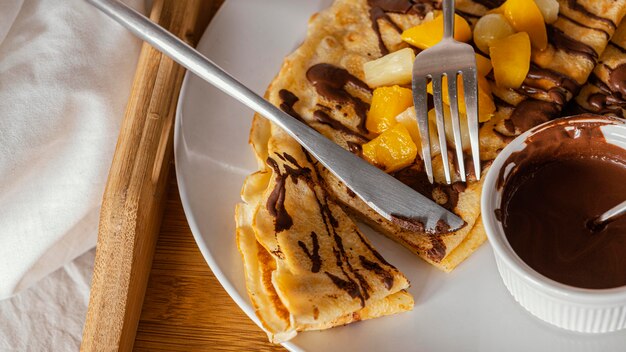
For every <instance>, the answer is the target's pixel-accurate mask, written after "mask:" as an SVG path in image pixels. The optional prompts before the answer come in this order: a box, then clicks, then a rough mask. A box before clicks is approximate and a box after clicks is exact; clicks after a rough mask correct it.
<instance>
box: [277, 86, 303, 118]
mask: <svg viewBox="0 0 626 352" xmlns="http://www.w3.org/2000/svg"><path fill="white" fill-rule="evenodd" d="M278 97H279V98H280V100H281V101H282V102H281V103H280V106H279V107H280V109H281V110H282V111H284V112H286V113H287V114H289V115H291V116H293V117H295V118H296V119H298V120H299V121H301V122H304V119H303V118H302V116H300V114H298V113H297V112H296V110H294V108H293V106H294V105H295V104H296V103H297V102H298V100H300V98H298V97H297V96H296V95H295V94H293V93H292V92H290V91H288V90H287V89H281V90H280V91H279V92H278Z"/></svg>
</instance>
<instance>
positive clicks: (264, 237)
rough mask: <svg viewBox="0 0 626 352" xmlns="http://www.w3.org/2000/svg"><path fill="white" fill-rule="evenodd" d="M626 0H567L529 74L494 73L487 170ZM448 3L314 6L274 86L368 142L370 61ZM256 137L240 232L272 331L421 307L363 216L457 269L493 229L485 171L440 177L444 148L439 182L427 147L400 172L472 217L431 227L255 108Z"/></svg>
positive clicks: (558, 89)
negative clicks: (370, 200) (425, 159)
mask: <svg viewBox="0 0 626 352" xmlns="http://www.w3.org/2000/svg"><path fill="white" fill-rule="evenodd" d="M501 2H502V1H486V0H483V1H458V2H457V8H458V10H459V11H458V13H460V14H461V15H463V16H464V17H465V18H467V19H468V20H469V22H470V23H474V22H475V21H476V19H477V18H479V17H480V16H482V15H484V14H485V13H486V12H487V11H488V10H489V8H492V7H495V6H498V5H499V4H500V3H501ZM625 2H626V0H620V1H612V0H602V1H578V2H576V1H573V0H568V1H565V0H563V1H560V5H561V13H560V15H559V18H558V20H557V21H556V22H555V23H553V24H551V25H547V26H548V37H549V46H548V48H547V49H546V50H544V51H542V52H536V51H533V53H532V65H531V70H530V72H529V74H528V76H527V78H526V80H525V82H524V85H522V87H521V88H520V89H517V90H512V89H502V88H499V87H497V86H495V84H494V83H493V77H488V78H489V79H490V80H491V82H490V83H491V85H492V89H493V93H494V99H495V102H496V106H497V111H496V113H495V116H494V117H493V118H492V119H491V120H490V121H488V122H486V123H484V124H483V125H482V126H481V129H480V140H481V158H482V159H483V172H485V171H486V169H487V168H488V166H489V164H490V162H491V160H493V158H495V156H496V155H497V153H498V152H499V151H500V150H501V149H502V148H503V147H504V146H505V145H506V144H507V143H508V142H509V141H510V140H511V139H512V138H514V137H515V136H516V135H518V134H520V133H521V132H523V131H525V130H527V129H528V128H531V127H533V126H535V125H537V124H539V123H542V122H544V121H547V120H548V119H552V118H555V117H558V116H560V113H561V111H562V109H563V106H564V105H565V103H567V102H568V101H569V100H570V99H571V98H572V97H573V96H575V94H576V93H577V92H578V90H579V88H580V86H581V85H583V84H584V83H585V81H586V79H587V77H588V76H589V74H590V73H591V71H592V69H593V68H594V65H595V63H596V61H597V58H598V57H599V56H600V55H601V54H602V52H603V51H604V48H605V47H606V45H607V43H608V40H609V38H610V37H611V36H612V35H613V33H614V31H615V29H616V26H615V25H614V24H615V23H619V22H620V21H621V18H622V17H623V15H624V12H625V9H626V6H625ZM440 8H441V6H440V2H439V1H415V0H411V1H409V0H336V1H335V3H334V4H333V5H332V6H331V7H330V8H328V9H326V10H324V11H322V12H320V13H318V14H315V15H314V16H313V17H312V18H311V20H310V21H309V29H308V33H307V38H306V39H305V41H304V42H303V44H302V45H301V46H300V47H299V48H298V49H297V50H296V51H295V52H294V53H292V54H291V55H289V56H288V57H287V58H286V59H285V62H284V63H283V66H282V68H281V70H280V72H279V73H278V75H277V76H276V78H275V79H274V80H273V82H272V83H271V85H270V86H269V88H268V90H267V93H266V97H267V98H268V99H269V100H270V101H271V102H272V103H273V104H275V105H276V106H279V107H280V108H281V109H282V110H283V111H285V112H287V113H289V114H290V115H292V116H293V117H295V118H297V119H299V120H300V121H303V122H304V123H306V124H308V125H309V126H311V127H312V128H314V129H316V130H317V131H319V132H320V133H321V134H323V135H325V136H326V137H328V138H329V139H331V140H333V141H334V142H335V143H337V144H338V145H340V146H342V147H343V148H345V149H347V150H350V151H351V152H353V153H355V154H357V155H361V145H363V144H364V143H366V142H367V141H369V140H370V139H372V138H373V137H375V135H373V134H372V133H370V132H369V131H368V130H367V129H366V127H365V118H366V114H367V111H368V109H369V103H370V101H371V94H372V91H371V89H370V87H368V86H367V85H366V84H365V83H364V82H363V76H364V74H363V64H364V63H365V62H367V61H370V60H373V59H376V58H379V57H381V56H383V55H385V54H387V53H389V52H393V51H396V50H399V49H401V48H405V47H408V45H407V44H406V43H404V42H403V41H402V40H401V38H400V34H401V33H402V31H403V30H405V29H407V28H410V27H413V26H415V25H417V24H419V23H421V22H422V21H425V20H430V19H432V18H433V17H434V16H436V15H438V14H439V12H440ZM250 143H251V144H252V146H253V148H254V151H255V155H256V157H257V160H258V162H259V171H258V172H257V173H255V174H253V175H251V176H250V177H248V179H247V180H246V181H245V184H244V187H243V191H242V199H243V203H241V204H239V205H238V206H237V211H236V213H237V214H236V220H237V241H238V245H239V249H240V251H241V253H242V255H243V260H244V265H245V270H246V280H247V288H248V292H249V294H250V298H251V300H252V302H253V304H254V306H255V309H256V311H257V315H258V317H259V318H260V320H261V322H262V324H263V326H264V328H265V330H266V331H267V332H268V334H269V336H270V339H272V341H275V342H280V341H285V340H287V339H289V338H291V337H293V336H294V335H295V334H296V333H297V332H298V331H304V330H314V329H323V328H328V327H332V326H336V325H341V324H346V323H349V322H351V321H355V320H361V319H368V318H374V317H377V316H382V315H386V314H393V313H396V312H401V311H405V310H409V309H411V308H412V306H413V299H412V297H411V296H410V295H409V294H408V293H407V292H406V289H407V288H408V281H407V280H406V278H405V277H404V276H403V275H402V274H401V273H400V272H399V271H398V270H397V269H395V268H394V267H393V266H392V265H391V264H389V263H387V262H386V261H385V260H384V259H383V258H382V257H381V256H380V254H378V253H377V252H376V250H375V249H374V248H373V247H372V246H371V244H370V243H369V242H368V241H367V239H366V238H365V237H364V236H363V235H362V234H361V232H359V230H358V228H357V227H356V225H355V223H354V221H356V220H360V221H364V222H366V223H368V224H370V225H372V226H373V227H374V228H375V229H377V230H379V231H380V232H381V233H382V234H384V235H386V236H388V237H389V238H391V239H393V240H395V241H397V242H398V243H400V244H402V245H403V246H405V247H406V248H408V249H409V250H411V251H412V252H414V253H415V254H417V255H418V256H419V257H421V258H422V259H424V260H425V261H427V262H429V263H430V264H432V265H434V266H435V267H437V268H439V269H441V270H444V271H451V270H453V269H454V268H455V267H456V266H457V265H458V264H459V263H461V262H462V261H463V260H464V259H465V258H467V257H468V256H469V255H470V254H471V253H473V252H474V251H475V250H476V248H478V247H479V246H480V244H482V243H483V242H484V241H485V239H486V236H485V232H484V229H483V226H482V222H481V220H480V192H481V188H482V182H477V181H476V177H475V175H473V174H472V173H471V171H470V172H469V173H468V175H467V177H468V182H467V183H462V182H460V177H459V175H458V173H454V176H453V184H451V185H447V184H445V181H444V177H443V165H442V161H441V157H438V158H436V159H435V160H434V165H433V166H434V173H435V181H436V182H435V183H434V184H430V183H429V182H428V179H427V177H426V175H425V172H424V167H423V163H422V161H421V160H419V158H418V160H416V163H415V164H413V165H412V166H410V167H407V168H405V169H403V170H400V171H398V172H396V173H394V174H393V176H394V177H396V178H397V179H399V180H400V181H402V182H404V183H406V184H407V185H409V186H411V187H412V188H414V189H415V190H417V191H418V192H420V193H422V194H424V195H425V196H427V197H430V198H431V199H433V200H435V201H436V202H437V203H439V204H440V205H442V206H443V207H445V208H447V209H449V210H451V211H453V212H454V213H456V214H457V215H459V216H461V217H462V218H463V219H464V220H465V221H466V223H467V225H466V226H465V227H464V228H462V229H460V230H459V231H456V232H454V233H447V234H444V233H442V234H436V235H432V234H430V235H429V234H425V233H419V232H413V231H408V230H406V229H403V228H400V227H399V226H397V225H396V224H394V223H392V222H390V221H388V220H386V219H384V218H382V217H381V216H380V215H379V214H377V213H376V212H374V211H373V210H372V209H371V208H369V207H368V206H367V205H366V204H365V203H364V202H363V201H361V200H360V199H359V198H358V197H356V196H355V195H354V193H352V192H351V191H350V190H349V189H348V188H347V187H346V186H345V185H344V184H343V183H341V182H340V181H339V180H338V179H337V178H336V177H334V175H332V174H331V173H330V172H329V171H328V170H326V169H325V168H324V167H323V166H322V165H320V164H319V163H317V161H316V160H315V159H313V158H312V157H311V156H310V155H309V154H308V153H307V152H306V151H304V150H303V149H302V148H301V147H300V146H299V145H298V144H297V143H296V142H295V141H294V140H293V139H291V138H290V137H289V136H288V135H286V134H285V132H283V131H282V130H281V129H280V128H278V127H276V126H274V125H273V124H271V123H269V122H267V121H266V120H265V119H263V118H262V117H260V116H258V115H256V116H255V118H254V121H253V125H252V129H251V133H250ZM450 159H451V160H454V158H453V156H452V155H451V158H450ZM468 161H469V159H468ZM451 167H452V169H453V170H454V165H451ZM467 169H468V170H472V168H471V167H468V168H467ZM380 191H381V192H384V191H385V190H380ZM353 219H354V220H353Z"/></svg>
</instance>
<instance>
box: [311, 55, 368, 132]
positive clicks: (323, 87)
mask: <svg viewBox="0 0 626 352" xmlns="http://www.w3.org/2000/svg"><path fill="white" fill-rule="evenodd" d="M306 77H307V79H308V80H309V82H311V84H313V86H314V87H315V90H316V91H317V93H318V94H319V95H321V96H323V97H324V98H326V99H327V100H331V101H334V102H337V103H339V104H351V105H352V106H353V107H354V112H355V114H356V116H357V117H358V118H359V123H358V126H357V128H358V129H359V131H360V132H361V133H363V134H365V135H366V134H368V131H367V128H366V127H365V119H366V118H367V111H368V110H369V107H370V106H369V104H368V103H366V102H364V101H363V100H361V99H359V98H357V97H354V96H352V95H351V94H350V93H348V91H346V85H348V84H350V85H352V86H353V87H356V88H358V89H361V90H363V91H365V92H368V93H371V91H372V90H371V89H370V87H369V86H368V85H367V84H365V82H363V81H361V80H360V79H358V78H357V77H355V76H353V75H352V74H350V72H348V71H347V70H346V69H343V68H340V67H337V66H333V65H331V64H317V65H314V66H311V68H309V70H308V71H307V73H306Z"/></svg>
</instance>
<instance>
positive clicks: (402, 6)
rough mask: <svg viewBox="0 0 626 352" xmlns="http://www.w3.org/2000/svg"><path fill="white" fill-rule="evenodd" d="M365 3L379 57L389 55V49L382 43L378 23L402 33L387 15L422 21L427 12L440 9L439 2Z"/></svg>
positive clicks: (396, 0)
mask: <svg viewBox="0 0 626 352" xmlns="http://www.w3.org/2000/svg"><path fill="white" fill-rule="evenodd" d="M367 3H368V4H369V5H370V19H371V21H372V29H373V30H374V32H375V33H376V35H377V36H378V47H379V49H380V53H381V55H387V54H389V49H387V46H386V45H385V42H384V41H383V37H382V34H381V31H380V23H379V21H385V22H387V23H388V24H389V25H390V26H391V27H392V28H393V29H395V30H396V31H397V32H398V33H402V28H400V27H399V26H398V25H397V24H396V23H395V22H394V21H393V20H392V19H391V17H390V16H389V15H388V13H398V14H412V15H417V16H418V17H419V18H422V19H423V18H424V17H425V16H426V15H427V14H428V13H429V12H432V11H433V10H440V9H441V1H437V0H368V1H367Z"/></svg>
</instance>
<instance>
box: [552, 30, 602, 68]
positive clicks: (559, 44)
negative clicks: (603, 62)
mask: <svg viewBox="0 0 626 352" xmlns="http://www.w3.org/2000/svg"><path fill="white" fill-rule="evenodd" d="M546 30H547V31H548V41H549V42H550V43H551V44H552V45H554V47H555V48H557V49H560V50H563V51H565V52H568V53H570V54H574V55H578V56H582V57H584V58H585V59H587V60H589V61H591V62H594V63H595V62H596V60H597V59H598V53H597V52H596V51H595V50H594V49H593V48H592V47H590V46H589V45H587V44H585V43H583V42H581V41H579V40H576V39H574V38H572V37H570V36H568V35H567V34H565V33H564V32H563V31H562V30H560V29H558V28H556V27H554V26H551V25H546Z"/></svg>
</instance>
